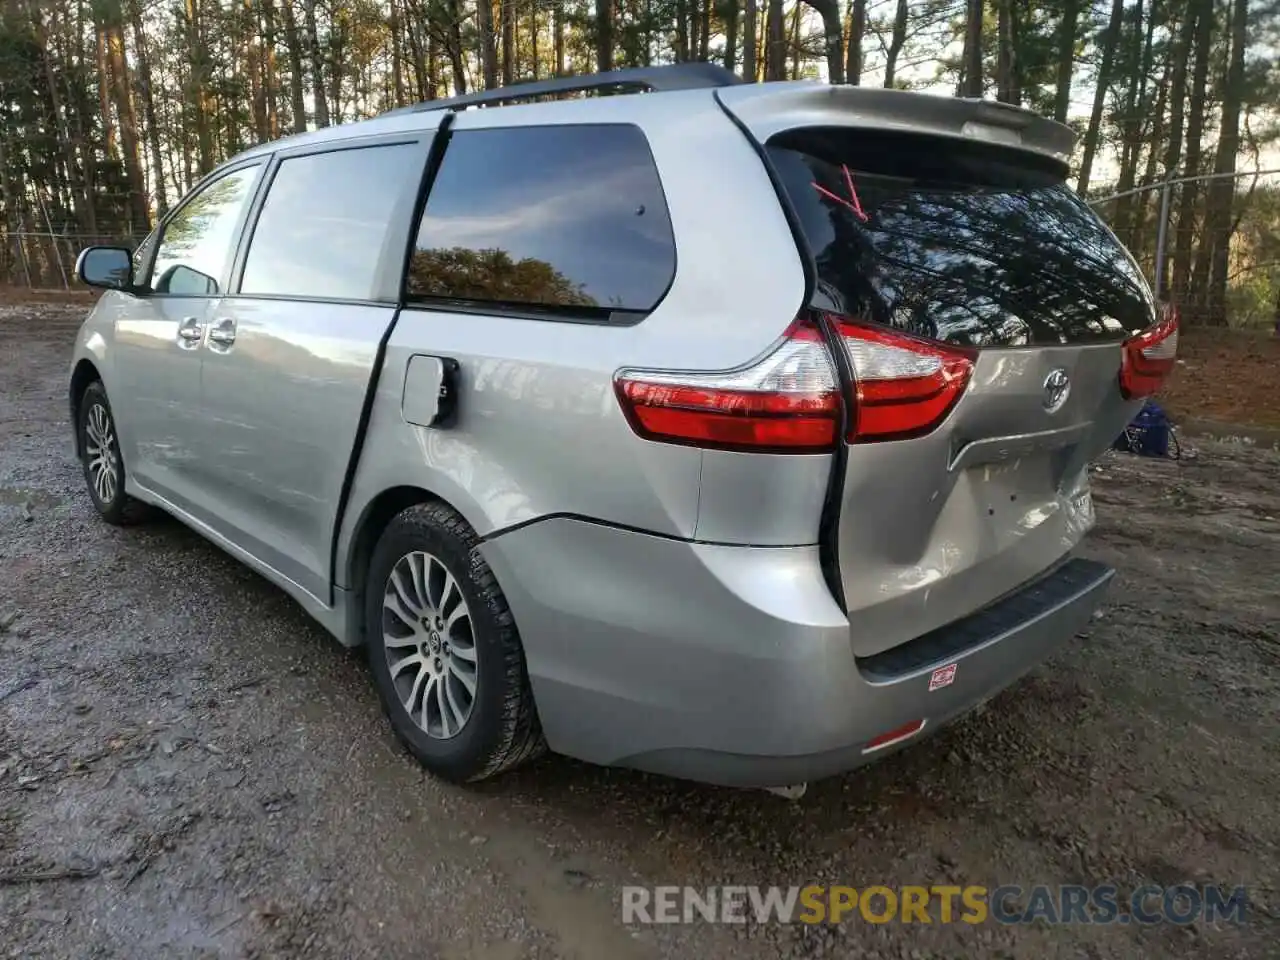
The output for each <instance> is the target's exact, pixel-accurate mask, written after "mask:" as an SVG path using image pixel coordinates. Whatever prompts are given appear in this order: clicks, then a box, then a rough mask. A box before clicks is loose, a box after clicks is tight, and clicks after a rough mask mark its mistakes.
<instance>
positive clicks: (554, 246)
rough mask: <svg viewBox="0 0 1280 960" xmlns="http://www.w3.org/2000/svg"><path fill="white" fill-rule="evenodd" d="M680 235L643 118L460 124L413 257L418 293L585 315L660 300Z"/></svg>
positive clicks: (640, 307)
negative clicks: (487, 126) (675, 234)
mask: <svg viewBox="0 0 1280 960" xmlns="http://www.w3.org/2000/svg"><path fill="white" fill-rule="evenodd" d="M674 273H675V243H674V240H673V239H672V235H671V220H670V216H669V214H668V212H667V204H666V199H665V197H664V196H663V192H662V185H661V183H660V181H659V179H658V171H657V169H656V167H655V166H654V162H653V155H652V154H651V153H650V151H649V144H648V142H647V141H646V140H645V137H644V134H643V133H642V132H641V131H640V129H639V128H638V127H634V126H629V125H622V124H604V125H596V126H550V127H517V128H510V129H501V130H464V131H459V132H456V133H454V135H453V138H452V140H451V141H450V144H449V148H448V150H447V151H446V152H445V156H444V161H443V163H442V164H441V166H440V171H439V173H438V174H437V176H436V179H435V182H434V184H433V185H432V188H431V195H430V197H429V198H428V200H427V205H426V210H425V211H424V212H423V216H422V223H421V225H420V228H419V231H418V239H417V247H416V250H415V251H414V253H413V257H412V260H411V262H410V264H409V273H408V279H407V290H408V293H409V296H410V297H414V298H430V299H444V300H456V301H462V302H464V303H466V302H470V303H477V304H490V305H498V306H501V307H506V308H517V309H527V310H530V311H532V312H534V313H542V312H545V313H549V314H560V315H563V314H582V315H584V316H585V317H587V318H588V319H590V318H595V317H598V318H600V319H607V318H608V317H609V316H610V315H612V314H614V313H624V314H625V313H644V312H647V311H649V310H652V309H653V308H654V307H655V306H656V305H657V304H658V301H659V300H661V299H662V297H663V295H664V294H665V293H666V290H667V287H668V286H669V285H670V283H671V278H672V276H673V274H674Z"/></svg>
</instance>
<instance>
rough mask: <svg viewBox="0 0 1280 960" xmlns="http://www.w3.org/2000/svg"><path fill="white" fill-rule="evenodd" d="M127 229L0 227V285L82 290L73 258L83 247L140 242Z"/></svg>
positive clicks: (125, 245)
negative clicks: (75, 229) (42, 229)
mask: <svg viewBox="0 0 1280 960" xmlns="http://www.w3.org/2000/svg"><path fill="white" fill-rule="evenodd" d="M142 239H143V238H142V237H136V236H133V235H132V234H131V233H130V232H129V231H128V230H127V229H125V230H116V231H106V232H101V233H76V232H58V231H47V230H46V231H39V230H35V231H33V230H9V229H7V228H5V227H3V226H0V286H9V287H17V288H19V289H27V290H71V289H76V288H79V289H83V287H82V286H81V285H80V284H79V283H77V281H76V279H75V267H76V258H77V257H78V256H79V255H80V251H81V250H83V249H84V248H85V247H93V246H121V247H128V248H129V249H133V248H134V247H135V246H137V245H138V244H139V243H141V242H142Z"/></svg>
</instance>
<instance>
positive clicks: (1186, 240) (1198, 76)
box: [1169, 0, 1214, 322]
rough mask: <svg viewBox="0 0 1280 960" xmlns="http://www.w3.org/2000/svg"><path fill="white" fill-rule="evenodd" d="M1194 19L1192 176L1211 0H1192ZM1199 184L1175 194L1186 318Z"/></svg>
mask: <svg viewBox="0 0 1280 960" xmlns="http://www.w3.org/2000/svg"><path fill="white" fill-rule="evenodd" d="M1191 5H1192V7H1193V13H1191V15H1194V17H1195V20H1196V26H1195V33H1194V35H1193V40H1192V47H1193V52H1192V55H1193V56H1194V58H1195V60H1194V64H1193V66H1192V68H1191V86H1190V91H1191V93H1190V96H1191V102H1190V104H1189V107H1190V110H1189V112H1188V114H1187V149H1186V160H1185V165H1184V167H1183V176H1185V177H1194V176H1197V175H1198V174H1199V173H1200V153H1201V143H1200V141H1201V138H1202V135H1203V133H1204V113H1205V97H1206V94H1207V92H1208V91H1207V90H1206V87H1207V86H1208V80H1209V55H1210V53H1211V47H1212V43H1213V19H1214V17H1213V0H1191ZM1199 190H1200V184H1198V183H1184V184H1183V185H1182V187H1181V189H1180V192H1179V196H1178V224H1177V233H1176V237H1175V239H1174V247H1173V285H1172V286H1170V288H1169V289H1170V291H1172V293H1173V294H1174V297H1175V298H1176V300H1177V303H1178V305H1179V306H1181V307H1182V308H1183V310H1184V315H1185V316H1186V317H1187V319H1188V320H1189V321H1192V322H1194V320H1195V319H1196V318H1195V317H1194V316H1193V315H1192V314H1193V311H1192V310H1191V306H1192V304H1191V295H1192V290H1191V249H1192V240H1193V237H1194V234H1195V210H1196V198H1197V196H1198V194H1199Z"/></svg>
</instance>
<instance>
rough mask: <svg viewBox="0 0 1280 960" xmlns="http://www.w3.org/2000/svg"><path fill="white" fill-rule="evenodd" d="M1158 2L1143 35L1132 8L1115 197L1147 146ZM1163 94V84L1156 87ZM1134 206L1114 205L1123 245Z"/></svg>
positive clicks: (1127, 201)
mask: <svg viewBox="0 0 1280 960" xmlns="http://www.w3.org/2000/svg"><path fill="white" fill-rule="evenodd" d="M1157 2H1158V0H1153V4H1152V7H1151V11H1150V15H1149V16H1148V17H1147V27H1146V30H1145V32H1144V31H1143V29H1142V9H1143V4H1142V0H1138V2H1137V4H1136V5H1135V6H1134V13H1133V16H1134V23H1133V39H1134V53H1135V56H1134V63H1135V64H1136V69H1135V68H1134V67H1130V68H1129V73H1130V78H1129V88H1128V90H1127V91H1126V92H1125V98H1124V116H1123V118H1122V119H1121V122H1120V131H1121V136H1122V137H1123V140H1124V142H1123V145H1122V148H1121V151H1120V175H1119V178H1118V181H1117V183H1116V191H1117V192H1118V193H1126V192H1127V191H1130V190H1132V189H1133V187H1134V186H1135V185H1136V184H1137V182H1138V163H1139V162H1140V161H1141V159H1142V146H1143V144H1144V143H1145V142H1147V138H1146V135H1145V134H1146V132H1147V131H1146V122H1147V118H1148V115H1149V113H1150V110H1149V108H1150V101H1149V99H1148V96H1147V79H1148V78H1149V77H1150V76H1151V71H1152V59H1153V41H1154V37H1155V27H1156V22H1157V21H1158V20H1162V19H1163V15H1162V14H1161V12H1160V9H1159V7H1158V6H1157V5H1156V3H1157ZM1166 79H1167V78H1166ZM1159 85H1160V87H1161V89H1162V90H1163V87H1164V85H1165V84H1164V83H1160V84H1159ZM1137 206H1138V198H1137V197H1135V196H1134V195H1133V194H1132V193H1130V194H1129V195H1128V196H1123V197H1121V198H1120V199H1118V200H1117V201H1116V209H1115V223H1116V232H1117V233H1118V234H1119V236H1120V239H1121V241H1122V242H1123V243H1125V244H1132V241H1133V232H1134V221H1133V216H1134V212H1135V209H1136V208H1137Z"/></svg>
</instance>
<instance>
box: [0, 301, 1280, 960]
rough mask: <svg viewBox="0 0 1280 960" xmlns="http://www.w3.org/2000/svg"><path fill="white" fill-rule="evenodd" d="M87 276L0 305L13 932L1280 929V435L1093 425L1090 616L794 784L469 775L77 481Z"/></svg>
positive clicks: (1020, 948) (549, 943)
mask: <svg viewBox="0 0 1280 960" xmlns="http://www.w3.org/2000/svg"><path fill="white" fill-rule="evenodd" d="M82 314H83V308H82V307H67V306H62V305H57V304H39V305H34V304H14V303H9V304H7V305H5V304H0V956H3V955H8V956H13V957H77V958H84V957H119V958H127V960H137V958H151V957H156V958H166V960H167V958H182V957H294V956H298V957H302V956H305V957H308V958H329V957H333V958H356V957H369V958H379V960H384V958H399V957H410V956H412V957H439V958H443V960H463V958H488V960H521V958H530V957H539V958H566V960H567V958H578V960H597V958H599V960H604V958H610V960H615V958H616V960H632V958H635V960H647V958H667V957H689V958H698V960H722V958H733V960H755V958H766V957H767V958H774V957H810V956H827V957H892V958H908V960H911V958H930V957H960V956H974V957H984V958H985V957H990V958H994V957H1018V958H1021V957H1026V958H1036V960H1039V958H1046V957H1073V958H1074V957H1089V958H1125V960H1128V958H1132V957H1139V956H1151V957H1165V956H1213V957H1223V958H1229V957H1259V958H1261V957H1276V956H1277V944H1278V943H1280V849H1278V847H1280V803H1277V799H1276V798H1277V797H1278V796H1280V776H1278V774H1280V741H1278V738H1277V716H1278V715H1280V714H1278V711H1280V637H1278V635H1277V631H1278V625H1280V589H1278V587H1277V583H1278V581H1277V571H1280V454H1277V453H1276V452H1274V451H1264V450H1260V449H1258V448H1256V447H1250V446H1242V445H1231V444H1214V443H1209V442H1205V443H1202V444H1200V445H1199V448H1198V449H1197V450H1196V451H1194V453H1195V454H1196V455H1195V456H1194V457H1192V458H1189V459H1184V460H1183V461H1181V462H1180V463H1174V462H1160V463H1152V462H1147V461H1138V460H1134V459H1131V458H1119V457H1111V456H1109V457H1107V458H1105V459H1104V461H1103V462H1102V464H1101V465H1100V467H1099V472H1098V474H1097V477H1096V486H1095V489H1096V500H1097V504H1098V513H1099V525H1098V529H1097V531H1096V533H1095V535H1094V536H1093V538H1092V540H1091V542H1090V547H1089V552H1090V553H1091V554H1092V555H1094V556H1096V557H1098V558H1101V559H1104V560H1106V561H1108V562H1110V563H1112V564H1114V565H1115V566H1116V567H1118V568H1119V570H1120V579H1119V580H1118V582H1117V585H1116V587H1115V589H1114V590H1113V592H1112V595H1111V600H1110V602H1109V604H1108V606H1107V607H1106V608H1105V609H1104V610H1103V611H1101V612H1100V615H1099V616H1098V617H1097V618H1095V620H1094V621H1093V623H1092V624H1091V626H1090V629H1089V632H1088V634H1087V635H1086V636H1084V637H1082V638H1080V639H1078V640H1077V641H1076V642H1074V643H1073V644H1071V645H1070V646H1069V647H1068V648H1066V649H1064V650H1063V651H1062V652H1060V653H1059V654H1058V655H1057V656H1056V657H1055V658H1053V659H1052V660H1051V661H1050V662H1049V663H1047V664H1045V665H1044V666H1042V667H1040V668H1039V669H1037V670H1036V671H1035V672H1034V673H1033V674H1031V675H1030V676H1029V677H1027V678H1026V679H1025V680H1024V681H1023V682H1021V683H1019V684H1018V685H1016V686H1015V687H1014V688H1012V689H1011V690H1009V691H1007V692H1006V693H1004V694H1002V695H1001V696H999V697H997V698H996V699H994V700H993V701H991V702H990V703H989V704H987V705H986V707H985V708H984V709H982V710H981V711H980V712H978V713H976V714H974V715H971V716H969V717H968V718H966V719H965V720H963V721H961V722H959V723H957V724H955V725H954V726H952V727H950V728H948V729H946V730H944V731H942V732H941V733H939V734H938V735H937V736H935V737H933V738H931V739H929V740H926V741H924V742H922V743H921V744H919V745H917V746H916V747H914V748H912V749H909V750H907V751H904V752H902V753H899V754H897V755H895V756H892V757H890V758H888V759H886V760H885V761H883V762H881V763H879V764H877V765H875V766H873V767H871V768H869V769H867V770H864V771H862V772H860V773H857V774H854V775H851V776H847V777H844V778H837V779H834V780H831V781H827V782H823V783H819V784H815V785H813V786H811V787H810V790H809V793H808V795H807V796H805V797H804V798H803V799H802V800H800V801H798V802H788V801H785V800H782V799H779V798H777V797H773V796H770V795H768V794H765V793H763V792H746V791H731V790H722V789H714V788H708V787H700V786H696V785H691V784H686V783H680V782H674V781H669V780H663V779H660V778H656V777H648V776H643V775H639V774H634V773H629V772H626V771H619V770H603V769H597V768H593V767H589V766H586V765H583V764H579V763H575V762H572V761H569V760H565V759H561V758H556V757H549V758H547V759H545V760H543V761H540V762H538V763H537V764H535V765H533V766H532V767H530V768H528V769H525V770H522V771H519V772H518V773H516V774H515V775H512V776H509V777H507V778H504V779H501V780H499V781H498V782H496V783H491V784H486V785H483V786H481V787H479V788H475V789H460V788H455V787H451V786H446V785H442V784H440V783H438V782H435V781H433V780H430V779H428V778H426V777H425V776H424V775H423V774H422V772H421V771H420V770H419V768H418V767H417V766H416V765H415V764H414V763H413V762H412V761H411V760H410V759H409V758H408V757H407V756H406V755H405V754H404V753H403V752H402V751H401V750H400V749H399V748H398V747H397V746H396V744H395V741H394V740H393V738H392V736H391V733H390V731H389V729H388V727H387V725H386V723H384V721H383V719H382V717H381V715H380V713H379V710H378V707H377V704H376V699H375V696H374V691H373V688H372V685H371V682H370V679H369V677H368V674H367V671H366V668H365V665H364V662H363V660H362V659H361V657H360V656H358V655H356V654H351V653H347V652H344V651H343V650H341V649H339V647H338V646H337V645H336V644H335V643H333V642H331V641H330V640H329V639H328V638H327V636H326V635H325V634H324V633H323V632H322V631H321V630H320V629H319V628H318V627H316V626H314V625H313V624H312V623H311V622H310V621H309V620H308V619H307V618H306V617H305V616H304V615H303V614H302V612H301V611H300V610H299V609H298V608H297V607H296V606H295V605H294V604H293V603H292V602H291V601H289V600H288V599H287V598H286V597H285V596H284V595H283V594H281V593H280V592H278V591H277V590H275V589H274V588H273V587H271V586H269V585H268V584H267V583H265V582H264V581H263V580H261V579H260V578H258V577H257V576H256V575H254V574H252V573H250V572H249V571H248V570H247V569H245V568H244V567H242V566H240V565H239V564H237V563H236V562H235V561H233V560H231V559H229V558H228V557H226V556H224V555H223V554H221V553H219V552H218V551H217V550H216V549H215V548H213V547H212V546H210V545H208V544H206V543H205V542H204V541H202V540H201V539H200V538H199V537H197V536H196V535H195V534H193V533H190V532H189V531H187V530H186V529H185V528H184V527H182V526H180V525H179V524H177V523H176V522H173V521H169V520H160V521H158V522H155V523H152V524H150V525H148V526H145V527H141V528H136V529H130V530H118V529H113V528H111V527H109V526H106V525H105V524H103V523H100V522H98V521H97V520H96V518H95V517H94V516H93V515H92V511H91V507H90V504H89V500H88V497H87V495H86V494H85V492H84V490H83V483H82V479H81V474H80V471H79V469H78V467H77V465H76V464H75V463H74V462H73V461H72V460H71V454H70V441H69V428H68V424H67V406H66V399H65V386H64V381H65V376H66V372H67V371H66V364H67V358H68V353H69V348H70V344H71V340H72V337H73V334H74V330H75V328H76V325H77V324H78V322H79V319H80V316H81V315H82ZM1183 881H1186V882H1189V883H1192V884H1200V885H1204V884H1221V885H1223V886H1225V887H1227V888H1231V887H1234V886H1236V885H1238V884H1244V885H1246V886H1247V887H1248V888H1249V897H1250V900H1249V906H1248V910H1247V923H1246V924H1245V925H1243V926H1237V925H1230V924H1220V925H1212V924H1207V923H1197V924H1193V925H1190V926H1176V925H1172V924H1160V925H1155V926H1137V925H1119V924H1117V925H1111V926H1097V925H1092V926H1089V925H1072V926H1058V927H1053V928H1050V927H1048V926H1046V925H1045V924H1043V922H1037V923H1035V924H1031V925H1026V926H1008V925H1002V924H997V923H994V922H988V923H986V924H983V925H980V926H976V927H974V926H967V925H964V924H954V925H942V924H937V923H935V924H931V925H923V924H918V923H917V924H900V923H897V922H894V923H889V924H884V925H872V924H868V923H865V922H862V921H861V920H856V921H851V922H848V923H845V924H843V925H840V926H827V925H822V926H808V925H802V924H794V925H780V924H768V925H756V924H754V923H753V924H749V925H746V926H724V925H712V924H708V923H703V922H698V923H694V924H689V925H684V924H679V925H664V926H642V925H637V926H632V927H627V926H624V925H623V924H622V923H621V920H620V909H619V903H620V890H621V887H622V886H623V885H624V884H644V885H656V884H664V883H676V884H693V885H709V884H727V883H743V884H783V885H790V884H802V883H807V882H819V883H826V884H835V883H841V884H845V883H847V884H851V885H854V886H859V887H861V886H866V885H869V884H887V885H890V886H894V885H900V884H917V883H918V884H926V885H928V884H944V883H951V884H982V885H985V886H988V887H995V886H997V885H999V884H1001V883H1016V884H1021V885H1023V886H1024V887H1030V886H1031V885H1034V884H1037V883H1046V884H1058V883H1084V884H1097V883H1104V882H1114V883H1115V884H1117V885H1118V886H1119V887H1120V889H1121V890H1122V891H1127V890H1131V889H1133V888H1136V887H1138V886H1140V885H1142V884H1148V883H1150V884H1159V885H1171V884H1174V883H1179V882H1183Z"/></svg>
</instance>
